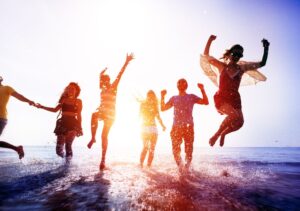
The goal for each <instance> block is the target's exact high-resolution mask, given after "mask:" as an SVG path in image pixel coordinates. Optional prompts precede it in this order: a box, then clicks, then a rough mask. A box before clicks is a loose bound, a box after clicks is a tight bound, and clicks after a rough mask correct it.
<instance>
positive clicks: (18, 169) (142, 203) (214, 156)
mask: <svg viewBox="0 0 300 211" xmlns="http://www.w3.org/2000/svg"><path fill="white" fill-rule="evenodd" d="M24 149H25V158H24V159H23V160H22V161H20V160H19V159H18V158H17V154H16V153H15V152H14V151H11V150H6V149H0V157H1V160H0V210H300V148H228V147H224V148H219V147H215V148H195V149H194V153H193V162H192V168H191V170H190V171H189V172H187V173H183V174H181V173H179V172H178V169H177V167H176V165H175V161H174V159H173V156H172V152H171V149H164V150H162V149H159V150H157V152H156V154H155V157H154V161H153V165H152V167H151V168H141V167H140V166H139V153H140V151H139V150H140V149H132V150H131V149H130V148H128V149H125V148H124V147H121V148H115V147H114V148H109V150H108V153H107V166H108V167H107V169H105V170H104V171H99V160H100V145H96V146H93V148H92V149H91V150H89V149H87V148H86V147H85V146H82V147H81V146H76V147H74V157H73V159H72V160H71V162H70V163H66V162H65V160H64V159H62V158H59V157H57V156H56V154H55V146H45V147H40V146H34V147H33V146H25V147H24Z"/></svg>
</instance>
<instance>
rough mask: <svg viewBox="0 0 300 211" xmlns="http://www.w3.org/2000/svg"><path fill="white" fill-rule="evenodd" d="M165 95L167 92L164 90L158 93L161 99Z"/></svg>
mask: <svg viewBox="0 0 300 211" xmlns="http://www.w3.org/2000/svg"><path fill="white" fill-rule="evenodd" d="M166 94H167V90H165V89H164V90H162V91H161V92H160V95H161V96H162V97H164V96H165V95H166Z"/></svg>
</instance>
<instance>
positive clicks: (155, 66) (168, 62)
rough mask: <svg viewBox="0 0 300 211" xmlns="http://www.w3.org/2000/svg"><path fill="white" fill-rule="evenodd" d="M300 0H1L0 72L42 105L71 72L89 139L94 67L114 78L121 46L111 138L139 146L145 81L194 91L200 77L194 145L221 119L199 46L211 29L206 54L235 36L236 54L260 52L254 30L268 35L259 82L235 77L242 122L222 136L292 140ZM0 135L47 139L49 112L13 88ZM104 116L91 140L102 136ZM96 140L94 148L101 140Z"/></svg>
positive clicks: (21, 140) (168, 115)
mask: <svg viewBox="0 0 300 211" xmlns="http://www.w3.org/2000/svg"><path fill="white" fill-rule="evenodd" d="M299 20H300V2H299V1H297V0H287V1H280V0H272V1H271V0H252V1H238V0H227V1H223V0H213V1H208V0H207V1H205V0H204V1H198V0H186V1H182V0H181V1H180V0H163V1H158V0H152V1H150V0H127V1H122V0H97V1H96V0H89V1H84V0H51V1H50V0H39V1H35V0H27V1H22V0H0V26H1V27H0V75H1V76H3V78H4V81H3V84H5V85H10V86H12V87H13V88H14V89H15V90H16V91H17V92H19V93H20V94H23V95H24V96H25V97H27V98H29V99H31V100H34V101H35V102H38V103H41V104H43V105H45V106H53V107H54V106H56V105H57V102H58V99H59V96H60V94H61V93H62V91H63V89H64V88H65V87H66V85H67V84H68V83H69V82H71V81H74V82H77V83H78V84H79V85H80V86H81V89H82V91H81V94H80V98H81V99H82V101H83V111H82V119H83V121H82V126H83V132H84V136H82V137H80V138H77V140H76V141H75V145H78V146H85V145H86V144H87V143H88V142H89V140H90V129H89V125H90V116H91V113H92V112H94V111H95V109H96V108H97V107H98V105H99V103H100V90H99V84H98V77H99V73H100V71H101V70H102V69H103V68H105V67H108V71H107V73H108V74H109V75H110V76H111V78H112V79H114V78H115V77H116V75H117V74H118V71H119V70H120V69H121V67H122V65H123V63H124V61H125V58H126V53H130V52H133V53H134V54H135V59H134V60H133V61H132V62H131V63H130V64H129V65H128V67H127V69H126V71H125V73H124V75H123V77H122V79H121V82H120V84H119V89H118V99H117V117H116V122H115V124H114V126H113V128H112V130H111V133H110V136H109V140H110V145H111V146H115V147H122V146H134V147H140V146H141V142H142V141H141V139H140V122H139V116H138V113H139V104H138V102H137V101H136V98H143V97H145V95H146V92H147V91H148V90H149V89H153V90H154V91H155V92H156V94H157V96H158V97H159V96H160V91H161V90H162V89H166V90H167V91H168V93H167V95H166V99H169V98H170V97H171V96H173V95H176V94H177V93H178V92H177V88H176V82H177V80H178V79H180V78H185V79H187V81H188V84H189V87H188V90H187V92H188V93H194V94H196V95H198V96H200V97H201V93H200V91H199V89H198V88H197V83H203V84H204V86H205V90H206V92H207V95H208V98H209V101H210V104H209V105H208V106H204V105H195V107H194V113H193V114H194V122H195V126H194V127H195V142H194V144H195V146H205V147H208V146H209V145H208V140H209V138H210V137H211V136H212V135H213V134H214V132H215V131H216V130H217V129H218V127H219V125H220V123H221V122H222V120H223V118H224V117H223V116H220V115H219V114H218V112H217V111H216V109H215V107H214V102H213V95H214V93H215V92H216V91H217V87H215V86H214V85H213V83H212V82H211V81H209V79H208V78H207V77H206V76H205V75H204V74H203V72H202V70H201V69H200V65H199V58H200V54H201V53H202V52H203V50H204V47H205V44H206V41H207V39H208V37H209V36H210V35H211V34H214V35H216V36H217V39H216V40H215V41H214V43H213V44H212V46H211V51H210V53H211V55H213V56H215V57H216V58H220V57H221V55H222V54H223V52H224V51H225V49H228V48H230V47H231V46H232V45H234V44H237V43H239V44H241V45H242V46H243V47H244V49H245V51H244V58H243V59H244V60H246V61H260V59H261V57H262V54H263V47H262V43H261V40H262V39H263V38H266V39H268V40H269V41H270V43H271V45H270V53H269V58H268V61H267V64H266V66H265V67H263V68H262V69H261V72H262V73H264V74H265V75H266V76H267V78H268V79H267V81H266V82H261V83H259V84H257V85H254V86H247V87H241V88H240V93H241V96H242V105H243V112H244V118H245V124H244V126H243V127H242V128H241V129H240V130H239V131H237V132H235V133H232V134H230V135H228V136H227V139H226V143H225V146H228V147H286V146H289V147H299V146H300V142H299V137H300V134H299V131H300V130H299V129H300V128H299V125H300V111H299V106H298V104H299V102H300V101H299V98H297V96H299V94H298V90H299V88H300V85H299V83H298V79H299V76H300V73H299V68H298V64H299V54H298V50H299V49H300V48H299V47H300V44H299V43H300V37H299V31H300V23H299ZM8 115H9V116H8V119H9V120H8V124H7V126H6V128H5V131H4V134H3V135H2V136H1V140H6V141H9V142H10V143H13V144H16V145H18V144H23V145H53V144H54V143H55V140H56V137H55V135H54V133H53V130H54V127H55V121H56V118H57V114H55V113H50V112H47V111H44V110H39V109H37V108H34V107H30V106H28V105H26V104H24V103H22V102H20V101H18V100H16V99H14V98H11V99H10V102H9V105H8ZM172 115H173V109H171V110H168V111H165V112H163V113H161V117H162V119H163V121H164V123H165V125H166V126H167V130H166V131H165V132H163V131H162V130H161V128H159V140H158V146H160V147H170V136H169V133H170V129H171V126H172ZM101 129H102V123H100V124H99V130H98V133H97V140H98V141H99V143H100V137H101V134H100V133H101ZM99 143H97V144H98V145H99V146H98V148H100V144H99Z"/></svg>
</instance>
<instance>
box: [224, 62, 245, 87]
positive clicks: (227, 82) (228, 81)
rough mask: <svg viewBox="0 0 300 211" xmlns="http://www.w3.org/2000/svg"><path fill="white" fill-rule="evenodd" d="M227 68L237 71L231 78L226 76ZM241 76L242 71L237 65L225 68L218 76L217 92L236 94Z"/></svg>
mask: <svg viewBox="0 0 300 211" xmlns="http://www.w3.org/2000/svg"><path fill="white" fill-rule="evenodd" d="M228 68H238V70H234V71H239V72H238V73H237V75H236V76H234V77H233V78H231V77H230V76H229V74H228V71H230V70H228ZM242 76H243V71H242V70H241V69H240V67H239V66H238V65H237V66H235V67H230V66H226V67H225V68H224V70H223V71H222V72H221V74H220V83H219V91H220V92H238V91H239V87H240V83H241V79H242Z"/></svg>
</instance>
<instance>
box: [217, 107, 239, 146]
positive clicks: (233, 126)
mask: <svg viewBox="0 0 300 211" xmlns="http://www.w3.org/2000/svg"><path fill="white" fill-rule="evenodd" d="M243 124H244V117H243V113H242V111H241V110H239V115H238V116H237V118H236V119H233V120H232V122H231V124H230V126H228V127H227V128H226V129H225V130H223V132H222V134H221V139H220V146H221V147H222V146H224V142H225V136H226V135H227V134H229V133H232V132H234V131H237V130H239V129H240V128H241V127H242V126H243Z"/></svg>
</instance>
